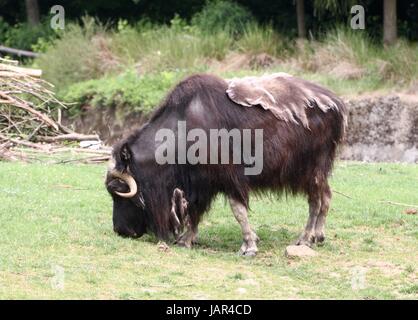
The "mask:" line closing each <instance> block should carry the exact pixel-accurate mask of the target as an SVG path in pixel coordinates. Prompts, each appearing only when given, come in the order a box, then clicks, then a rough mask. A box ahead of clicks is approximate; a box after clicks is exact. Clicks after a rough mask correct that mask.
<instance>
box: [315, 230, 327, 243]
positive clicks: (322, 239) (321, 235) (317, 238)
mask: <svg viewBox="0 0 418 320" xmlns="http://www.w3.org/2000/svg"><path fill="white" fill-rule="evenodd" d="M324 242H325V234H324V233H323V232H321V233H316V234H315V243H316V244H317V245H319V246H321V245H323V244H324Z"/></svg>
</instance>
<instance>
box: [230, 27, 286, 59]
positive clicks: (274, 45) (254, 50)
mask: <svg viewBox="0 0 418 320" xmlns="http://www.w3.org/2000/svg"><path fill="white" fill-rule="evenodd" d="M288 43H289V40H287V39H284V38H283V37H282V36H280V35H279V34H278V33H277V32H276V31H275V30H274V29H273V28H272V27H271V26H265V27H263V26H259V25H258V24H257V23H251V24H249V25H247V27H246V28H245V31H244V33H243V35H242V37H241V38H240V39H239V40H238V42H237V46H238V49H239V50H240V51H242V52H245V53H249V54H259V53H267V54H269V55H272V56H283V55H285V54H286V51H288V50H290V47H289V46H288Z"/></svg>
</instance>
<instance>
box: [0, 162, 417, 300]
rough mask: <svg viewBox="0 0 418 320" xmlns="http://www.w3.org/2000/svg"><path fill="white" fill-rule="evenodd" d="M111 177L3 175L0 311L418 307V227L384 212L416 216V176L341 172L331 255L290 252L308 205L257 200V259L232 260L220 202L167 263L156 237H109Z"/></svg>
mask: <svg viewBox="0 0 418 320" xmlns="http://www.w3.org/2000/svg"><path fill="white" fill-rule="evenodd" d="M104 172H105V166H104V165H102V166H98V165H70V164H65V165H63V164H61V165H45V164H42V163H39V164H16V163H0V194H1V198H2V201H1V205H0V225H1V226H2V232H1V234H0V298H1V299H5V298H11V299H18V298H24V299H27V298H40V299H47V298H57V299H74V298H81V299H87V298H110V299H164V298H172V299H202V298H214V299H216V298H219V299H227V298H229V299H236V298H243V299H246V298H254V299H262V298H265V299H282V298H284V299H288V298H296V299H310V298H324V299H340V298H342V299H392V298H396V299H398V298H406V299H417V298H418V291H417V286H418V270H417V265H418V256H417V254H416V253H417V252H418V241H417V240H418V231H417V230H418V216H417V215H407V214H405V213H403V211H404V209H405V208H403V207H398V206H392V205H388V204H386V203H382V202H380V201H381V200H382V199H386V200H391V201H395V202H403V203H410V204H417V203H418V194H417V192H416V191H417V190H418V178H417V177H418V166H417V165H403V164H362V163H353V162H340V163H339V164H338V165H337V166H336V169H335V172H334V175H333V178H332V181H331V184H332V188H333V189H334V190H335V191H338V192H340V193H344V194H345V195H348V196H350V197H351V199H349V198H347V197H345V196H342V195H341V194H339V193H334V199H333V202H332V209H331V211H330V213H329V218H328V225H327V237H328V238H327V241H326V244H325V245H324V246H322V247H319V248H316V250H317V251H318V253H319V255H318V256H317V257H314V258H309V259H296V260H289V259H287V258H285V257H284V255H283V252H284V249H285V247H286V246H287V245H288V244H290V243H291V242H292V241H293V240H295V239H296V237H297V236H298V233H299V232H300V231H301V230H302V228H303V225H304V223H305V222H306V219H307V204H306V201H304V200H303V199H301V198H292V197H289V198H287V199H286V198H283V199H281V200H277V199H272V198H269V197H263V198H260V199H252V201H251V207H252V212H251V215H250V220H251V222H252V224H253V226H254V227H255V228H256V230H257V232H258V235H259V236H260V238H261V242H260V245H259V250H260V251H259V254H258V256H257V257H256V258H254V259H245V258H242V257H239V256H238V255H237V250H238V249H239V246H240V244H241V235H240V231H239V227H238V224H237V223H236V222H235V220H234V218H233V216H232V213H231V212H230V210H229V208H228V206H227V205H226V203H225V201H224V199H222V198H219V199H218V200H217V201H216V203H215V204H214V206H213V208H212V210H211V212H210V213H209V214H208V215H207V216H206V218H205V219H204V221H203V222H202V223H201V225H200V236H199V244H198V245H197V246H196V247H195V248H193V249H192V250H187V249H183V248H178V247H176V246H171V245H170V248H169V250H168V251H160V250H159V249H158V246H157V241H156V239H155V238H154V237H151V236H145V237H143V238H141V239H139V240H130V239H124V238H120V237H118V236H116V235H115V234H114V233H113V231H112V222H111V221H112V220H111V200H110V198H109V196H108V195H107V194H106V192H105V190H104V187H103V178H104ZM60 279H63V282H60V281H59V280H60ZM359 279H360V280H359ZM361 279H364V281H362V280H361ZM359 281H360V282H359ZM358 283H360V285H358ZM60 284H61V285H62V286H60ZM353 288H354V289H353Z"/></svg>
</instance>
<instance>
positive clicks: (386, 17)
mask: <svg viewBox="0 0 418 320" xmlns="http://www.w3.org/2000/svg"><path fill="white" fill-rule="evenodd" d="M396 38H397V26H396V0H383V43H384V44H386V45H392V44H394V43H395V42H396Z"/></svg>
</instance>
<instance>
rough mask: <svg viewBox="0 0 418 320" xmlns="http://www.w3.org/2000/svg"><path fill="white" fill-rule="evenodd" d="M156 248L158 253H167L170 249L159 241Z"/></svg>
mask: <svg viewBox="0 0 418 320" xmlns="http://www.w3.org/2000/svg"><path fill="white" fill-rule="evenodd" d="M157 248H158V250H159V251H162V252H167V251H168V250H170V247H169V246H168V245H167V244H166V243H165V242H164V241H159V242H158V243H157Z"/></svg>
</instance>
